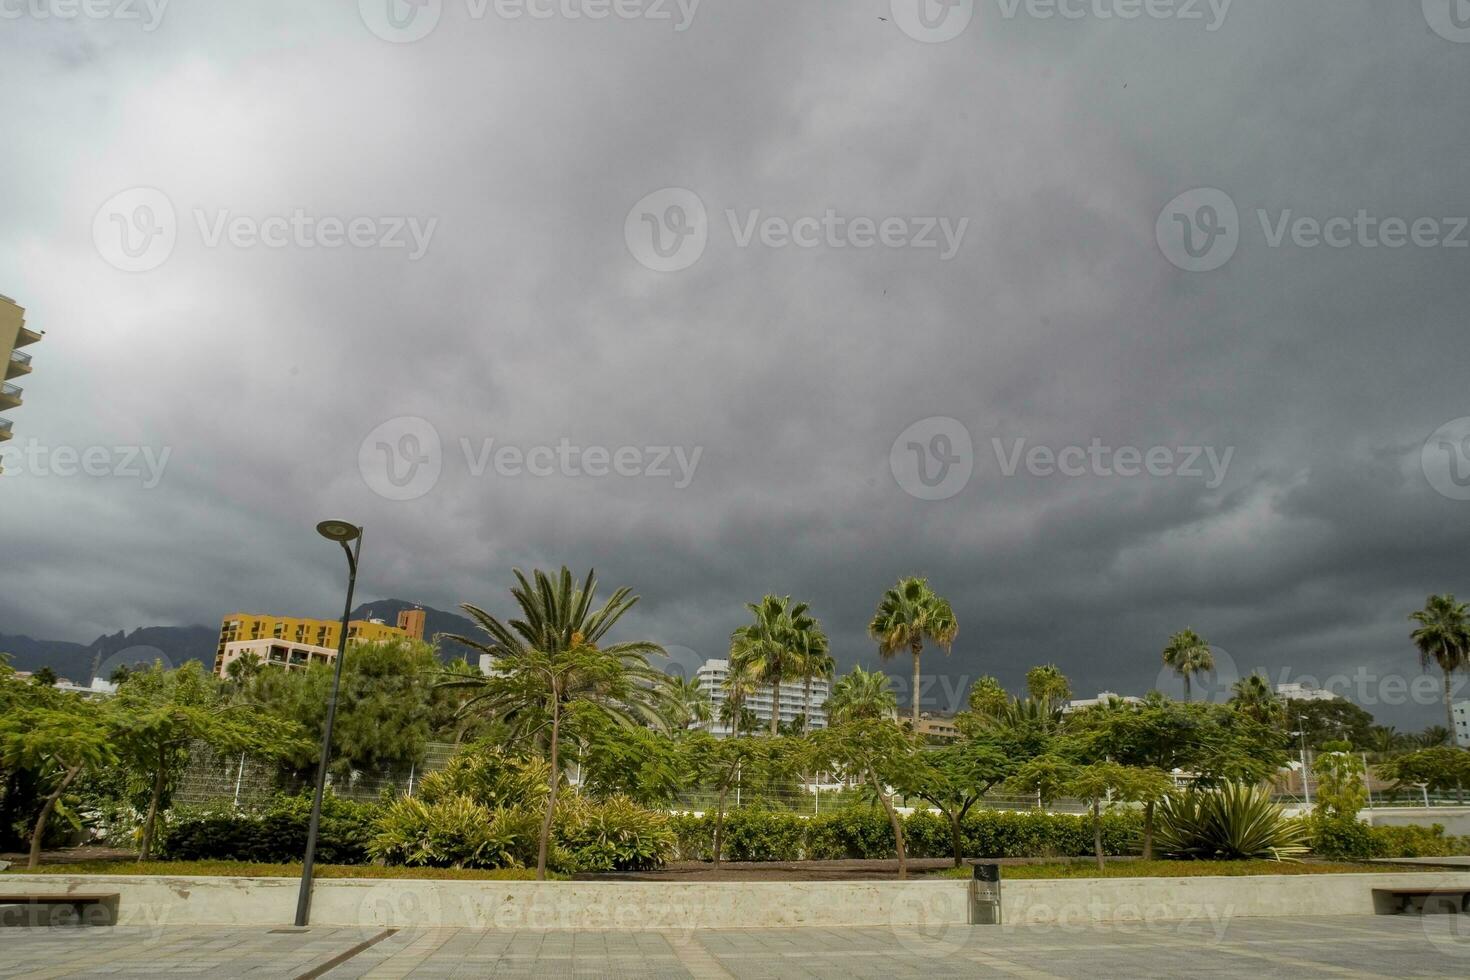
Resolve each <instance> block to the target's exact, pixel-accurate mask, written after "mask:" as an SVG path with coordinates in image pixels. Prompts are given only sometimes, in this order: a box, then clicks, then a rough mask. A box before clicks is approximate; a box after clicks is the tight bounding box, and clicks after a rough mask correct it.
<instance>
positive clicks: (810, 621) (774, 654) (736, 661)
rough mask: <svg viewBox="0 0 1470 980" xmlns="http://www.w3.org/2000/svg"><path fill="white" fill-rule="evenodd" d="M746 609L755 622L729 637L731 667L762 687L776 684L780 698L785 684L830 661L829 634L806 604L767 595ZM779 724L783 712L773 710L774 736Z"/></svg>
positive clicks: (777, 695) (777, 694)
mask: <svg viewBox="0 0 1470 980" xmlns="http://www.w3.org/2000/svg"><path fill="white" fill-rule="evenodd" d="M746 608H747V609H748V610H750V614H751V616H752V618H753V622H750V623H747V624H745V625H744V626H740V627H739V628H737V629H736V630H735V632H734V633H732V634H731V635H730V664H731V666H732V667H738V668H739V669H741V670H742V671H744V672H746V673H748V674H749V675H750V676H751V677H753V678H754V679H755V680H756V681H758V682H759V683H761V684H770V685H774V686H775V687H774V690H775V692H776V697H777V698H778V699H779V698H780V685H781V684H782V683H784V682H787V681H793V680H796V679H797V678H799V677H804V676H808V675H809V673H817V672H818V671H819V670H820V669H822V667H823V665H825V663H826V660H827V659H829V647H828V642H827V634H826V633H825V632H823V630H822V626H821V624H820V623H818V622H817V620H816V617H814V616H813V615H811V607H810V606H809V605H808V604H807V603H805V602H798V603H795V604H793V603H792V601H791V597H790V596H774V595H768V596H765V597H764V598H762V599H761V601H760V602H758V603H756V602H752V603H749V604H747V605H746ZM809 668H811V669H810V671H809ZM777 707H778V708H779V706H777ZM779 723H780V711H779V710H774V711H772V712H771V722H770V724H771V734H772V735H773V736H774V735H776V734H777V728H778V726H779Z"/></svg>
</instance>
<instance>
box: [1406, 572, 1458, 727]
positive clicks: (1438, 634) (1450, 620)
mask: <svg viewBox="0 0 1470 980" xmlns="http://www.w3.org/2000/svg"><path fill="white" fill-rule="evenodd" d="M1409 619H1411V620H1413V621H1414V622H1415V623H1417V624H1418V626H1417V627H1416V628H1415V629H1414V631H1413V633H1411V634H1410V637H1411V639H1413V641H1414V646H1415V647H1416V648H1417V649H1418V651H1419V666H1420V667H1422V668H1423V669H1424V670H1428V669H1429V666H1430V664H1436V665H1438V666H1439V669H1440V671H1441V672H1443V674H1444V716H1445V723H1446V725H1447V726H1448V727H1449V730H1450V731H1454V730H1455V710H1454V704H1453V702H1452V700H1451V698H1452V695H1453V688H1452V685H1451V684H1450V675H1451V674H1452V673H1454V672H1455V671H1456V670H1459V669H1461V668H1466V667H1470V612H1467V605H1466V604H1465V603H1463V602H1457V601H1456V600H1455V597H1454V596H1452V595H1432V596H1430V597H1429V599H1428V600H1427V601H1426V602H1425V603H1424V608H1423V609H1420V610H1419V611H1418V612H1416V613H1413V614H1412V615H1410V616H1409Z"/></svg>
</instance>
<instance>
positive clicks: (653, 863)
mask: <svg viewBox="0 0 1470 980" xmlns="http://www.w3.org/2000/svg"><path fill="white" fill-rule="evenodd" d="M556 835H557V843H558V845H560V846H561V847H562V848H563V849H564V850H565V851H566V852H567V853H568V855H569V858H570V864H571V867H572V869H574V870H576V871H592V872H609V871H646V870H649V869H651V868H658V867H662V866H663V863H664V862H665V861H667V860H668V859H669V856H670V855H672V854H673V853H674V845H675V839H674V829H673V826H672V824H671V821H670V818H669V817H668V815H667V814H663V813H659V812H657V811H654V810H648V809H645V808H644V807H641V806H639V805H638V804H637V803H635V802H634V801H632V800H630V799H628V798H627V797H622V796H613V797H609V798H608V799H605V800H589V799H587V798H586V797H575V798H574V799H573V800H571V801H569V804H568V805H567V806H566V807H565V808H559V809H558V812H557V826H556Z"/></svg>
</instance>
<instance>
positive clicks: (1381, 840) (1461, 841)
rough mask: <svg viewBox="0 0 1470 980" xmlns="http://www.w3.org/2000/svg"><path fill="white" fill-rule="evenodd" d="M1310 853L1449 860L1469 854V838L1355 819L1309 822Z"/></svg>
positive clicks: (1357, 857)
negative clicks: (1447, 858)
mask: <svg viewBox="0 0 1470 980" xmlns="http://www.w3.org/2000/svg"><path fill="white" fill-rule="evenodd" d="M1312 850H1313V851H1315V852H1316V853H1317V855H1318V856H1320V857H1325V858H1333V859H1336V860H1363V859H1365V858H1398V857H1452V856H1457V855H1466V854H1470V837H1455V836H1451V835H1447V834H1445V832H1444V826H1443V825H1442V824H1432V825H1431V826H1428V827H1421V826H1412V825H1411V826H1408V827H1370V826H1368V825H1367V824H1365V823H1360V822H1358V821H1357V820H1321V819H1314V820H1313V821H1312Z"/></svg>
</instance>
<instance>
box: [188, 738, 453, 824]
mask: <svg viewBox="0 0 1470 980" xmlns="http://www.w3.org/2000/svg"><path fill="white" fill-rule="evenodd" d="M454 751H455V746H453V745H451V744H449V743H448V742H430V743H429V745H428V748H427V751H426V752H425V753H424V759H423V761H422V762H420V763H415V764H413V765H410V766H409V767H408V768H406V769H396V770H389V771H386V772H380V773H353V774H352V776H351V777H349V778H347V779H342V778H340V777H336V776H333V775H331V774H328V776H327V785H328V786H329V787H331V790H332V792H333V793H335V794H336V795H337V796H340V797H342V798H344V799H349V800H356V801H360V802H369V801H372V800H378V799H381V798H383V797H384V796H385V795H387V796H402V795H409V796H412V795H413V793H414V790H415V788H416V787H417V786H418V783H419V782H420V781H421V780H422V779H423V778H424V776H425V775H427V774H428V773H431V772H434V771H436V770H439V769H443V768H444V767H445V766H446V765H447V764H448V763H449V757H450V756H451V755H453V754H454ZM313 776H314V772H311V773H304V774H303V773H296V772H291V771H289V770H287V769H285V768H283V767H282V766H281V764H280V763H279V762H278V761H276V760H274V759H260V758H256V757H253V756H250V755H248V754H245V753H241V754H239V755H233V754H225V753H219V752H216V751H214V750H213V749H211V748H210V747H209V746H207V745H196V746H194V747H193V749H192V750H191V751H190V753H189V764H188V766H187V767H185V769H184V774H183V776H182V777H181V778H180V780H179V786H178V789H177V790H175V791H174V801H175V802H176V803H185V804H220V803H230V804H233V805H235V806H239V807H246V808H249V807H254V806H259V805H263V804H265V803H268V802H269V801H270V799H271V797H273V796H276V795H277V794H280V793H285V794H288V795H291V794H296V793H301V792H305V791H308V790H310V789H311V788H312V786H313V785H314V783H313Z"/></svg>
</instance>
